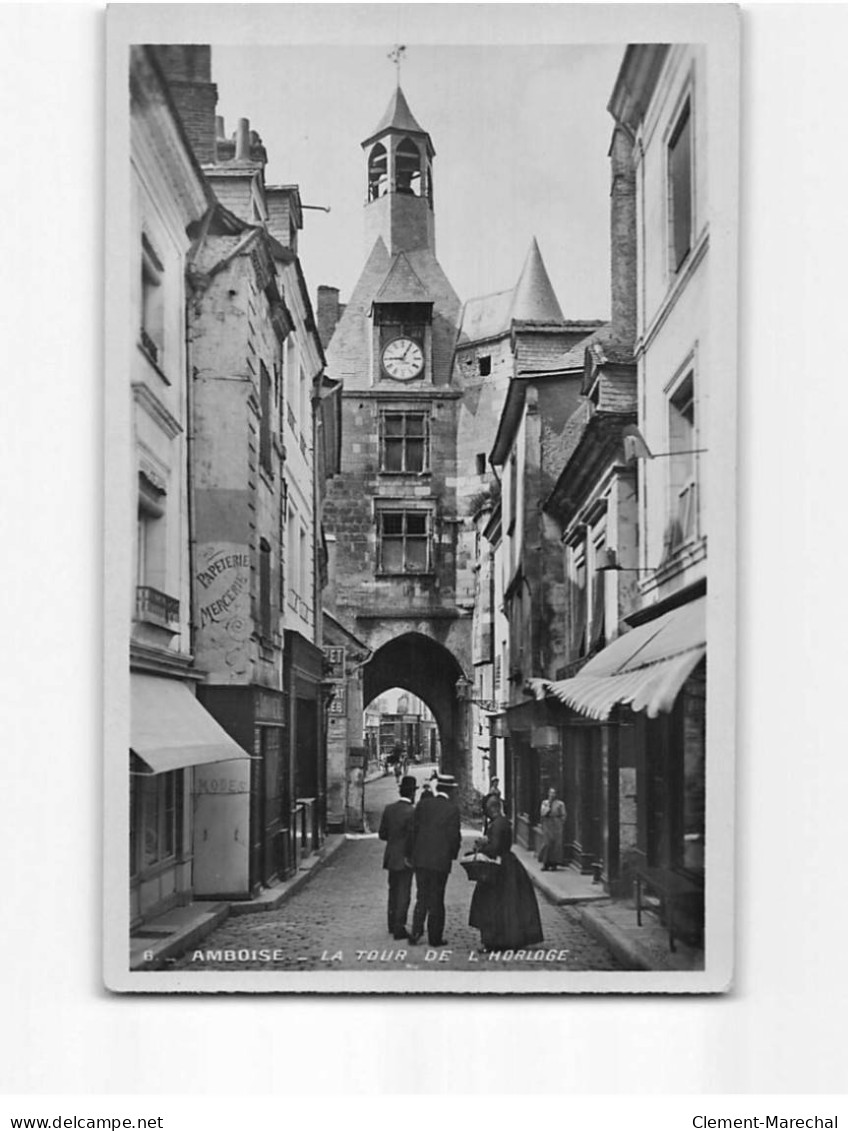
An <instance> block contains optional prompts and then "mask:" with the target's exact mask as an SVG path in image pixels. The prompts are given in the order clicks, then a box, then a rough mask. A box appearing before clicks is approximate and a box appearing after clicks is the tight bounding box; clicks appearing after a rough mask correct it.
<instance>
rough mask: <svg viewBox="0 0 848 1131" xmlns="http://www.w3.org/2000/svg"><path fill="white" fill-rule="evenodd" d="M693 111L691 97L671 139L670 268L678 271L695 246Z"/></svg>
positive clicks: (669, 182) (669, 172) (669, 177)
mask: <svg viewBox="0 0 848 1131" xmlns="http://www.w3.org/2000/svg"><path fill="white" fill-rule="evenodd" d="M692 184H693V180H692V114H691V106H690V102H689V99H687V100H686V103H685V104H684V106H683V109H682V110H681V112H680V114H679V116H678V118H677V121H676V123H675V125H674V129H673V130H672V132H671V136H670V138H669V142H668V196H669V227H670V233H669V234H670V242H671V268H672V270H673V271H679V270H680V268H681V267H682V266H683V263H684V260H685V259H686V257H687V256H688V255H689V252H690V250H691V248H692V219H693V212H694V209H693V207H692V203H693V201H692Z"/></svg>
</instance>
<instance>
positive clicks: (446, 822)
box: [409, 774, 462, 946]
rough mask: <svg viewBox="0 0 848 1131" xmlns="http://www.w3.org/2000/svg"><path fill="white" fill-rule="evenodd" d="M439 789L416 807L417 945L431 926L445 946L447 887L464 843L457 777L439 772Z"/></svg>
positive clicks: (435, 941) (413, 936) (430, 937)
mask: <svg viewBox="0 0 848 1131" xmlns="http://www.w3.org/2000/svg"><path fill="white" fill-rule="evenodd" d="M431 783H432V785H434V786H435V790H434V792H433V794H432V796H430V797H422V798H421V800H420V801H419V803H418V805H417V806H416V809H415V829H414V839H413V845H412V863H413V866H414V868H415V910H414V911H413V914H412V930H411V932H410V936H409V941H410V943H411V944H412V945H413V946H415V945H416V944H417V943H418V942H419V940H420V939H421V936H422V935H423V934H424V928H425V925H426V928H427V941H428V942H429V943H430V946H445V944H446V942H447V940H446V939H445V887H446V886H447V882H448V876H449V875H450V870H451V865H452V864H453V861H454V860H456V858H457V856H459V850H460V847H461V846H462V834H461V832H460V822H459V806H458V805H457V804H456V801H455V800H454V798H453V793H454V789H455V786H456V780H455V779H454V778H453V777H451V776H449V775H444V774H439V775H438V776H437V777H436V779H435V781H432V779H431Z"/></svg>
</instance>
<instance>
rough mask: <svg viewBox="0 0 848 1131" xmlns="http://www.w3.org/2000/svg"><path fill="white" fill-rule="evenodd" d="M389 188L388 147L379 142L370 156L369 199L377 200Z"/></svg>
mask: <svg viewBox="0 0 848 1131" xmlns="http://www.w3.org/2000/svg"><path fill="white" fill-rule="evenodd" d="M388 190H389V156H388V154H387V152H386V147H385V146H384V145H381V144H380V142H377V144H376V145H375V146H374V148H373V149H372V150H371V154H370V156H369V158H368V199H369V200H377V199H378V197H381V196H385V195H386V193H387V192H388Z"/></svg>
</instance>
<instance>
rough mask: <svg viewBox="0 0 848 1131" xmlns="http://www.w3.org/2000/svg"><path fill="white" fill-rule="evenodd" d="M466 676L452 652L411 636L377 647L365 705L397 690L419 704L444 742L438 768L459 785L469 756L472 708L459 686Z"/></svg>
mask: <svg viewBox="0 0 848 1131" xmlns="http://www.w3.org/2000/svg"><path fill="white" fill-rule="evenodd" d="M462 675H463V672H462V668H461V667H460V665H459V663H458V662H457V660H456V658H455V656H454V655H453V653H452V652H451V651H450V650H449V649H448V648H446V647H445V646H444V645H443V644H440V643H439V642H438V641H436V640H433V639H431V638H430V637H428V636H424V635H423V634H421V633H416V632H410V633H405V634H403V635H402V636H398V637H396V638H395V639H394V640H390V641H388V642H387V643H386V644H384V645H383V646H382V647H380V648H378V649H377V650H376V651H375V652H374V654H373V656H372V657H371V659H370V660H369V661H368V663H367V664H366V665H365V667H364V669H363V688H362V690H363V702H365V703H369V704H370V703H372V702H373V701H374V700H375V699H377V698H379V697H380V696H381V695H383V694H385V693H387V692H389V691H390V690H392V689H395V688H398V689H401V690H402V691H406V692H408V693H409V694H410V695H412V696H416V697H417V698H418V699H420V700H421V701H422V702H423V703H424V704H425V705H426V707H427V708H428V709H429V711H430V712H431V713H432V716H433V720H434V722H435V724H436V728H437V731H438V739H439V747H440V751H439V764H440V768H441V769H442V770H444V771H445V772H446V773H451V774H455V775H456V776H457V778H459V779H460V780H462V779H464V777H465V774H466V765H465V763H466V761H467V757H468V739H467V735H466V729H467V726H468V717H467V704H466V703H465V702H464V701H463V700H462V699H461V698H460V697H459V695H458V690H457V681H459V680H460V679H461V678H462Z"/></svg>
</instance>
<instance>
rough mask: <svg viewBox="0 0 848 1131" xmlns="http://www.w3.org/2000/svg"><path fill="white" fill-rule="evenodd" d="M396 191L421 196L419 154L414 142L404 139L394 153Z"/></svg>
mask: <svg viewBox="0 0 848 1131" xmlns="http://www.w3.org/2000/svg"><path fill="white" fill-rule="evenodd" d="M395 183H396V185H397V191H398V192H401V193H406V194H407V195H409V196H420V195H421V154H420V153H419V151H418V146H417V145H416V144H415V142H414V141H410V140H409V138H408V137H405V138H404V139H403V141H402V142H401V143H400V145H398V147H397V152H396V153H395Z"/></svg>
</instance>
